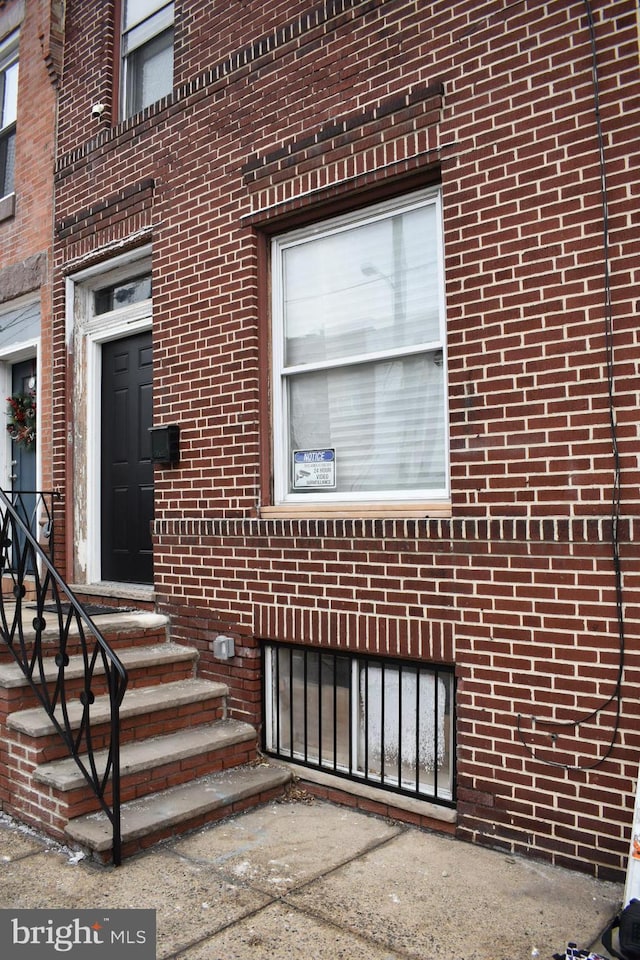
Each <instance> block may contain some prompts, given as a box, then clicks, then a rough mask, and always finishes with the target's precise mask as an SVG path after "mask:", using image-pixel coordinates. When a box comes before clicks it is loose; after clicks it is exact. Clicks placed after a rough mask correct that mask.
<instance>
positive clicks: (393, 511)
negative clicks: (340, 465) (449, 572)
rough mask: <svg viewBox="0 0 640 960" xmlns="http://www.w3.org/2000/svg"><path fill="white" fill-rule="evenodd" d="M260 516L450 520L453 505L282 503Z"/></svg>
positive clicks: (280, 517)
mask: <svg viewBox="0 0 640 960" xmlns="http://www.w3.org/2000/svg"><path fill="white" fill-rule="evenodd" d="M260 516H261V517H263V518H264V519H265V520H269V519H274V520H296V519H301V520H333V519H352V518H355V519H361V520H370V519H376V520H377V519H384V518H385V517H391V518H399V519H403V520H415V519H422V518H423V517H436V518H445V519H447V518H449V517H450V516H451V503H450V502H449V501H434V502H431V503H428V502H425V503H282V504H278V505H277V506H269V507H261V508H260Z"/></svg>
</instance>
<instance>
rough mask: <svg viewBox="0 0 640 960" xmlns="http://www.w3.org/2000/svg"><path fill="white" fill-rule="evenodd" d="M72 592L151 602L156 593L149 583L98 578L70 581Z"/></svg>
mask: <svg viewBox="0 0 640 960" xmlns="http://www.w3.org/2000/svg"><path fill="white" fill-rule="evenodd" d="M70 587H71V589H72V590H73V592H74V593H78V594H83V595H85V596H86V595H87V594H91V596H92V597H111V598H112V599H117V600H137V601H143V602H151V601H153V600H155V597H156V593H155V589H154V587H153V584H151V583H116V582H112V581H110V580H100V581H99V582H98V583H72V584H70Z"/></svg>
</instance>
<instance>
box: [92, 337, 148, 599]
mask: <svg viewBox="0 0 640 960" xmlns="http://www.w3.org/2000/svg"><path fill="white" fill-rule="evenodd" d="M152 375H153V365H152V345H151V332H150V331H148V332H145V333H140V334H136V335H135V336H132V337H126V338H124V339H122V340H114V341H111V342H110V343H105V344H104V345H103V347H102V408H101V409H102V416H101V421H102V451H101V551H102V557H101V563H102V566H101V577H102V579H103V580H112V581H116V582H125V583H153V553H152V545H151V521H152V520H153V464H152V462H151V440H150V435H149V427H150V426H151V423H152Z"/></svg>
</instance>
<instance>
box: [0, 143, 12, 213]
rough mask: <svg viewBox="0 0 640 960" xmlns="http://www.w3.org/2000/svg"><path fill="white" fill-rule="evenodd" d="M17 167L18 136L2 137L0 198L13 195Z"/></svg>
mask: <svg viewBox="0 0 640 960" xmlns="http://www.w3.org/2000/svg"><path fill="white" fill-rule="evenodd" d="M15 166H16V135H15V133H10V134H7V135H5V136H3V137H0V196H2V197H6V196H7V194H9V193H13V178H14V172H15Z"/></svg>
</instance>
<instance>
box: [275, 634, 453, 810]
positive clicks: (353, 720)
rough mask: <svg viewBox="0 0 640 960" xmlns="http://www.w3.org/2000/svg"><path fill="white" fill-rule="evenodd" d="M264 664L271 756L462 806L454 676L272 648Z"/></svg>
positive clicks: (441, 670) (409, 665) (436, 669)
mask: <svg viewBox="0 0 640 960" xmlns="http://www.w3.org/2000/svg"><path fill="white" fill-rule="evenodd" d="M263 657H264V670H263V677H264V704H265V708H264V709H265V722H264V725H263V729H264V744H263V746H264V750H265V752H266V753H269V754H272V755H273V756H276V757H279V758H280V759H284V760H288V761H291V762H293V763H298V764H302V765H304V766H307V767H313V768H315V769H318V770H322V771H324V772H326V773H331V774H335V775H337V776H341V777H347V778H349V779H350V780H356V781H361V782H362V783H366V784H367V785H368V786H374V787H379V788H382V789H384V790H389V791H393V792H395V793H399V794H402V795H404V796H410V797H417V798H419V799H422V800H429V801H431V802H435V803H439V804H442V805H449V806H452V805H453V802H454V799H455V797H454V773H455V771H454V755H455V751H454V744H453V737H454V729H455V723H454V674H453V670H452V668H450V667H445V666H435V665H433V664H429V665H428V666H426V665H423V664H417V663H415V662H413V661H397V660H388V659H378V658H375V657H370V656H360V655H358V656H355V655H352V654H346V653H336V652H333V651H320V650H313V649H310V648H307V647H299V646H292V645H288V644H271V643H267V644H265V645H264V647H263Z"/></svg>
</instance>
